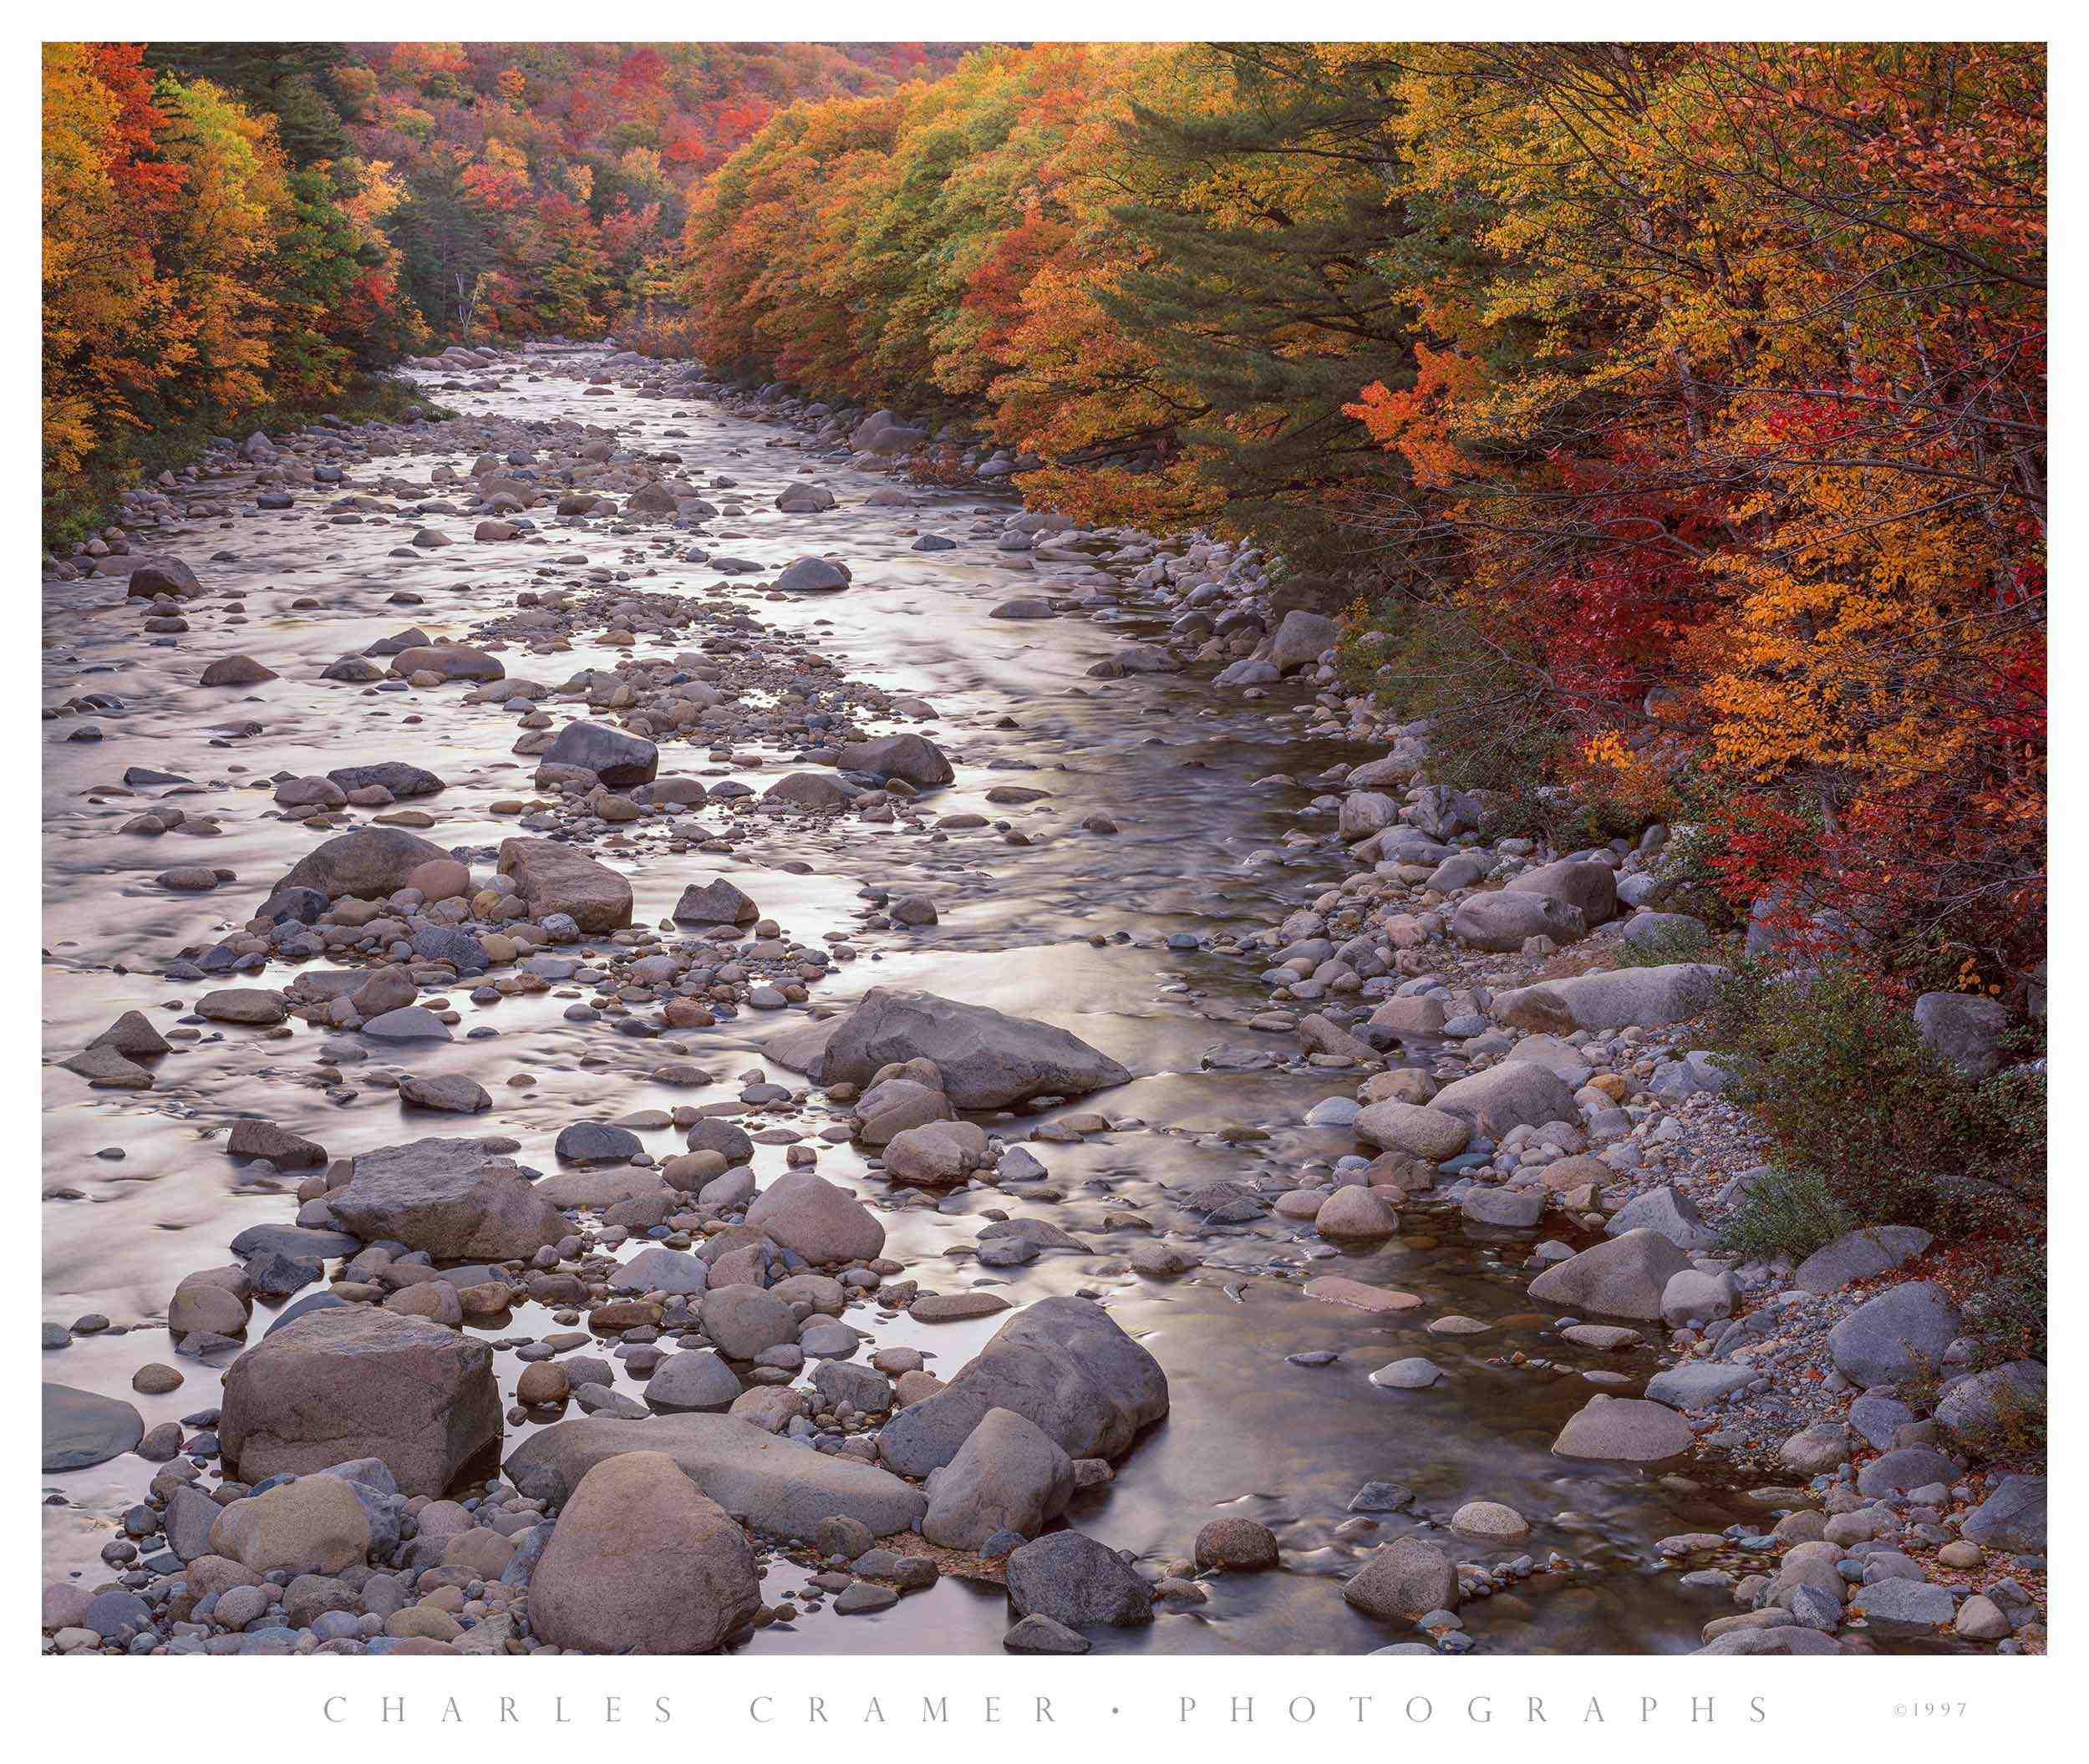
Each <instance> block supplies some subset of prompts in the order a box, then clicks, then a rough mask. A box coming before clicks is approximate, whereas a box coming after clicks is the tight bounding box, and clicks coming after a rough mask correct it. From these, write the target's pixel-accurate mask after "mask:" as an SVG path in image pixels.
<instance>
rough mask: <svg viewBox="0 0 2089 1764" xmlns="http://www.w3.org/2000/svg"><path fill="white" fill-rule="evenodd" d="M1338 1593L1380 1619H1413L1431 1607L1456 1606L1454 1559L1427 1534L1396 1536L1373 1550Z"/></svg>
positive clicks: (1456, 1588)
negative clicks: (1426, 1536) (1422, 1535)
mask: <svg viewBox="0 0 2089 1764" xmlns="http://www.w3.org/2000/svg"><path fill="white" fill-rule="evenodd" d="M1342 1597H1343V1599H1344V1602H1345V1603H1346V1604H1349V1605H1351V1606H1353V1607H1354V1608H1355V1609H1357V1610H1360V1611H1361V1612H1362V1613H1363V1614H1365V1616H1366V1617H1375V1618H1376V1619H1378V1620H1379V1621H1380V1622H1381V1623H1391V1622H1394V1621H1396V1620H1405V1621H1406V1622H1408V1623H1412V1622H1414V1621H1415V1619H1416V1618H1419V1617H1426V1616H1427V1615H1428V1614H1429V1613H1430V1612H1431V1611H1450V1610H1455V1609H1457V1604H1458V1569H1457V1565H1456V1563H1453V1562H1452V1561H1451V1558H1450V1557H1449V1556H1447V1555H1446V1554H1445V1553H1444V1552H1443V1550H1442V1549H1441V1548H1440V1547H1439V1546H1438V1545H1436V1544H1435V1543H1431V1542H1430V1540H1429V1539H1428V1538H1419V1537H1411V1536H1410V1537H1405V1538H1395V1539H1394V1540H1393V1541H1392V1542H1391V1543H1381V1544H1380V1545H1379V1547H1378V1548H1376V1549H1375V1550H1373V1551H1372V1552H1371V1553H1370V1557H1369V1558H1367V1559H1366V1560H1365V1563H1364V1566H1363V1567H1362V1568H1360V1569H1359V1570H1358V1571H1357V1572H1356V1573H1355V1574H1353V1575H1352V1576H1351V1577H1350V1578H1349V1583H1348V1584H1347V1585H1345V1586H1344V1588H1343V1589H1342Z"/></svg>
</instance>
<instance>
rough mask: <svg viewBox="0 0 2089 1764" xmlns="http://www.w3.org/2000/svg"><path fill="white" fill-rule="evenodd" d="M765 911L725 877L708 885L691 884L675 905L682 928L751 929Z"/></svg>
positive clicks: (715, 879)
mask: <svg viewBox="0 0 2089 1764" xmlns="http://www.w3.org/2000/svg"><path fill="white" fill-rule="evenodd" d="M760 917H761V908H760V907H757V906H756V905H755V903H754V902H753V901H751V900H750V899H749V898H748V897H747V896H746V895H745V894H743V893H741V892H740V890H739V889H738V888H736V887H734V886H733V885H732V883H730V882H728V881H726V880H725V878H724V877H722V876H719V877H714V878H713V879H712V880H711V881H709V882H700V883H699V882H691V883H690V884H689V886H688V887H685V888H684V889H683V891H682V897H681V899H679V901H677V902H675V903H674V913H673V918H674V922H675V923H677V924H678V925H751V924H753V923H755V920H756V919H758V918H760Z"/></svg>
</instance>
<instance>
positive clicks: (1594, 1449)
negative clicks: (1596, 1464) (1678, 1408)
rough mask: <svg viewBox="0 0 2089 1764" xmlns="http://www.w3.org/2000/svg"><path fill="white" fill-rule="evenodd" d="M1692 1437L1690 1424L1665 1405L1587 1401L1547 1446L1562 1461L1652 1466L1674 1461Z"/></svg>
mask: <svg viewBox="0 0 2089 1764" xmlns="http://www.w3.org/2000/svg"><path fill="white" fill-rule="evenodd" d="M1693 1437H1695V1436H1694V1435H1692V1433H1691V1432H1690V1423H1689V1422H1688V1421H1685V1420H1684V1419H1683V1417H1682V1416H1680V1415H1678V1414H1677V1413H1676V1412H1675V1410H1673V1409H1671V1408H1669V1407H1668V1406H1665V1404H1662V1403H1656V1402H1649V1401H1646V1400H1645V1399H1644V1397H1637V1396H1592V1397H1590V1398H1589V1399H1588V1406H1586V1407H1585V1408H1583V1409H1580V1410H1578V1411H1576V1412H1575V1413H1573V1415H1570V1416H1568V1418H1567V1425H1566V1426H1563V1427H1562V1428H1561V1429H1560V1430H1559V1436H1558V1438H1557V1439H1555V1440H1554V1441H1553V1453H1554V1454H1555V1455H1556V1456H1559V1457H1563V1458H1600V1459H1604V1460H1607V1461H1609V1462H1614V1463H1628V1464H1654V1463H1659V1462H1661V1461H1662V1460H1663V1459H1665V1458H1672V1457H1676V1456H1680V1455H1681V1454H1682V1453H1684V1452H1685V1451H1689V1450H1690V1441H1691V1440H1692V1438H1693Z"/></svg>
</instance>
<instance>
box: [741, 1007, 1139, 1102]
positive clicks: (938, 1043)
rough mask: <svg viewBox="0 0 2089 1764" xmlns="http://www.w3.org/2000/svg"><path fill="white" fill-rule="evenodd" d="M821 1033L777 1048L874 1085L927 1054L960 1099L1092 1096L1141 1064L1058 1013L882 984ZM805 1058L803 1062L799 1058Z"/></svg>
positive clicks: (834, 1080)
mask: <svg viewBox="0 0 2089 1764" xmlns="http://www.w3.org/2000/svg"><path fill="white" fill-rule="evenodd" d="M820 1029H821V1030H822V1031H823V1032H824V1033H822V1034H821V1035H820V1036H819V1037H817V1038H816V1040H815V1038H810V1037H808V1038H806V1039H804V1040H793V1038H791V1037H790V1036H779V1037H777V1038H776V1040H774V1041H772V1042H770V1044H769V1046H768V1049H767V1052H768V1053H769V1055H770V1058H771V1059H773V1060H775V1061H776V1062H777V1064H778V1065H783V1066H785V1068H786V1069H787V1070H791V1071H800V1072H803V1073H805V1074H806V1076H807V1077H809V1078H811V1080H813V1081H814V1082H815V1083H816V1084H845V1083H846V1084H853V1085H867V1084H868V1083H869V1082H870V1081H871V1080H872V1079H873V1078H875V1077H876V1076H877V1074H878V1072H879V1071H880V1070H882V1068H884V1067H885V1066H887V1065H898V1064H901V1063H902V1062H904V1061H906V1060H917V1059H925V1060H929V1061H931V1062H932V1063H933V1065H935V1067H936V1069H937V1070H938V1071H940V1072H941V1073H942V1074H943V1094H944V1095H945V1096H948V1098H949V1099H950V1101H951V1103H952V1105H953V1106H954V1107H957V1108H960V1109H999V1108H1005V1107H1007V1106H1009V1104H1011V1103H1016V1102H1025V1101H1029V1099H1030V1098H1031V1097H1033V1096H1086V1095H1087V1094H1088V1093H1089V1092H1090V1090H1104V1089H1106V1088H1107V1087H1108V1086H1110V1085H1116V1084H1124V1083H1126V1082H1128V1081H1129V1080H1130V1079H1131V1073H1130V1072H1128V1071H1126V1070H1125V1068H1124V1067H1122V1066H1121V1065H1118V1064H1117V1062H1116V1060H1112V1059H1111V1058H1110V1056H1109V1055H1106V1054H1104V1053H1101V1052H1099V1051H1098V1050H1096V1049H1095V1048H1092V1047H1090V1046H1089V1045H1088V1044H1087V1043H1086V1042H1085V1041H1083V1040H1081V1039H1080V1037H1079V1036H1077V1035H1069V1034H1068V1033H1067V1032H1066V1031H1065V1029H1055V1028H1054V1027H1053V1026H1052V1025H1051V1024H1049V1023H1033V1022H1029V1021H1028V1020H1026V1019H1023V1018H1020V1017H1010V1016H1007V1015H1004V1014H1003V1013H1001V1012H1000V1011H998V1010H994V1009H989V1007H988V1006H986V1005H984V1004H958V1003H957V1002H956V1001H955V1000H954V999H943V998H938V997H937V995H936V994H933V993H928V992H910V991H902V990H900V989H897V988H893V987H886V986H874V987H872V989H871V990H870V991H868V992H867V993H865V994H863V996H862V999H861V1000H860V1001H859V1002H858V1003H857V1004H856V1006H855V1008H854V1009H851V1010H850V1011H849V1012H847V1013H846V1014H845V1015H843V1016H841V1017H839V1018H836V1019H834V1022H833V1024H831V1026H830V1025H828V1024H821V1025H820ZM797 1062H802V1063H797Z"/></svg>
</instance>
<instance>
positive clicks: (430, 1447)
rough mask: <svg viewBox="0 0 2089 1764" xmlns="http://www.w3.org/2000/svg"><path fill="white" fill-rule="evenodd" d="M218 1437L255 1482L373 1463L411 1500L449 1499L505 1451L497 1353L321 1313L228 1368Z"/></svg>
mask: <svg viewBox="0 0 2089 1764" xmlns="http://www.w3.org/2000/svg"><path fill="white" fill-rule="evenodd" d="M218 1434H219V1437H220V1439H221V1441H222V1443H223V1447H224V1453H225V1462H226V1465H227V1466H228V1467H231V1468H232V1469H234V1470H236V1472H237V1473H238V1474H239V1475H240V1476H241V1477H242V1478H244V1479H245V1480H246V1481H247V1482H258V1481H259V1480H260V1479H261V1478H262V1477H268V1476H273V1475H275V1474H277V1472H281V1471H286V1470H287V1471H294V1472H298V1473H300V1474H302V1473H304V1472H310V1471H315V1470H323V1469H325V1468H327V1467H328V1466H329V1465H334V1464H341V1463H345V1462H348V1461H349V1460H351V1459H354V1458H364V1457H374V1458H379V1459H382V1460H383V1461H384V1465H385V1467H386V1468H388V1469H389V1471H390V1472H392V1475H393V1477H394V1480H395V1481H396V1482H397V1483H398V1485H399V1489H400V1491H401V1492H403V1493H405V1494H407V1495H416V1494H425V1495H436V1496H440V1494H441V1493H442V1492H444V1491H445V1489H446V1488H448V1487H449V1486H450V1482H452V1481H453V1480H454V1479H455V1477H456V1475H457V1473H458V1472H459V1471H460V1470H461V1469H462V1468H463V1467H465V1465H466V1464H468V1463H470V1462H472V1461H473V1460H474V1459H475V1458H476V1457H478V1456H480V1453H482V1452H483V1451H485V1450H486V1449H487V1448H488V1447H489V1446H495V1445H497V1444H498V1443H499V1441H500V1438H501V1395H500V1391H499V1390H498V1389H497V1388H496V1385H495V1383H494V1377H493V1350H491V1348H490V1347H489V1346H488V1345H486V1344H485V1342H484V1341H481V1340H479V1339H478V1338H476V1337H475V1336H470V1335H464V1334H459V1333H458V1332H457V1331H456V1330H455V1329H445V1328H444V1327H443V1326H442V1325H441V1324H434V1323H428V1322H424V1321H423V1320H421V1319H419V1318H414V1317H404V1316H401V1315H399V1314H398V1313H396V1312H394V1311H388V1310H384V1309H378V1308H376V1307H374V1306H370V1305H362V1304H354V1305H342V1306H338V1307H336V1308H334V1309H328V1310H318V1311H313V1312H311V1313H309V1314H307V1315H305V1316H302V1317H300V1318H299V1319H297V1321H296V1322H294V1323H292V1324H288V1325H287V1326H285V1327H282V1328H280V1329H276V1330H275V1331H273V1332H272V1333H271V1334H269V1335H267V1337H265V1338H264V1339H263V1340H262V1341H260V1342H258V1343H257V1344H256V1345H254V1346H252V1347H251V1348H249V1349H247V1351H246V1352H245V1353H243V1354H241V1355H240V1356H239V1358H238V1359H236V1360H234V1361H233V1362H232V1363H231V1365H230V1366H229V1367H227V1368H226V1373H225V1390H224V1397H223V1402H222V1409H221V1414H220V1416H219V1418H218Z"/></svg>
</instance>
